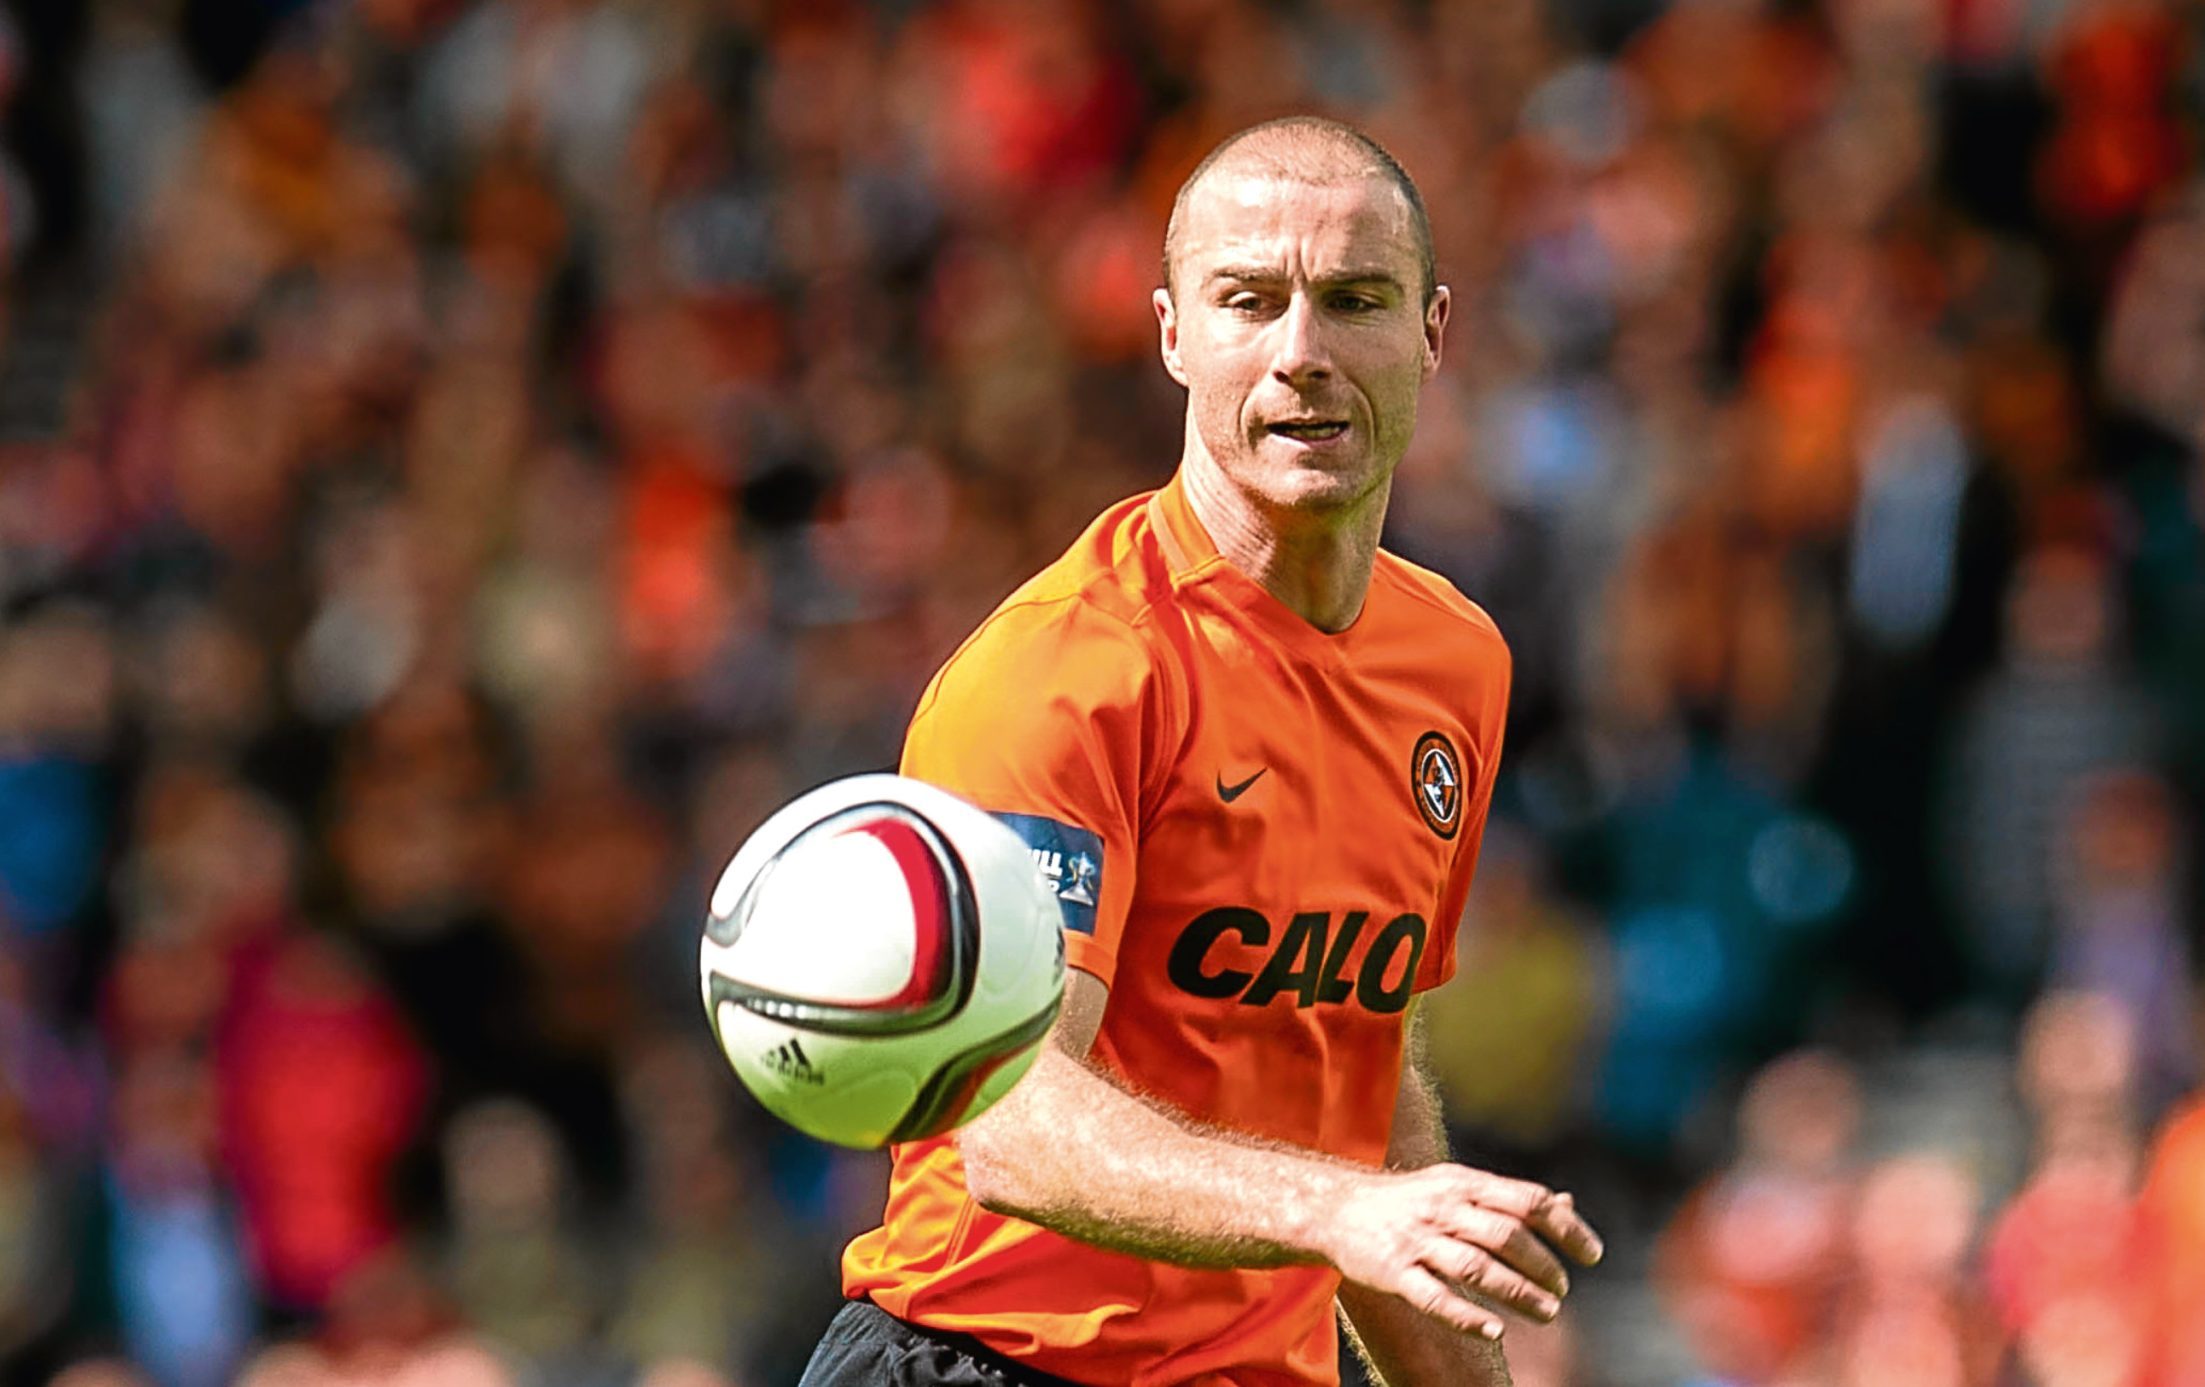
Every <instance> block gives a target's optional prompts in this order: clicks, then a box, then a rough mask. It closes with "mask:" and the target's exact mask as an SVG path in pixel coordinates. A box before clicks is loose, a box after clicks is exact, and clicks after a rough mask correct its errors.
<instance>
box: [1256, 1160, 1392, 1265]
mask: <svg viewBox="0 0 2205 1387" xmlns="http://www.w3.org/2000/svg"><path fill="white" fill-rule="evenodd" d="M1383 1178H1384V1176H1383V1175H1381V1174H1379V1173H1378V1172H1375V1171H1365V1170H1359V1169H1356V1168H1353V1167H1348V1166H1336V1165H1330V1164H1327V1163H1324V1162H1320V1161H1310V1162H1307V1163H1306V1170H1305V1172H1304V1175H1303V1179H1302V1181H1301V1182H1300V1185H1301V1187H1300V1188H1299V1189H1298V1190H1296V1191H1295V1194H1296V1197H1295V1198H1292V1199H1287V1200H1282V1201H1280V1213H1281V1215H1282V1216H1283V1217H1284V1218H1286V1219H1287V1220H1288V1223H1287V1225H1286V1227H1285V1228H1283V1229H1282V1230H1281V1236H1280V1239H1279V1240H1280V1242H1282V1243H1284V1244H1285V1245H1286V1246H1288V1247H1291V1248H1294V1249H1296V1250H1298V1251H1300V1252H1303V1253H1305V1254H1307V1255H1308V1256H1309V1257H1310V1258H1311V1259H1313V1260H1315V1261H1318V1262H1321V1263H1323V1264H1324V1265H1326V1266H1328V1267H1331V1268H1332V1269H1333V1270H1335V1271H1338V1270H1339V1269H1340V1250H1341V1243H1340V1234H1341V1231H1342V1229H1343V1228H1345V1227H1346V1225H1347V1223H1348V1222H1349V1220H1348V1219H1346V1218H1344V1217H1343V1216H1342V1214H1343V1211H1344V1210H1346V1209H1347V1208H1348V1207H1349V1205H1351V1204H1352V1203H1353V1202H1354V1199H1355V1196H1356V1194H1357V1193H1358V1192H1359V1191H1360V1190H1361V1188H1362V1187H1363V1186H1365V1185H1367V1184H1369V1183H1370V1182H1371V1181H1373V1180H1377V1179H1383Z"/></svg>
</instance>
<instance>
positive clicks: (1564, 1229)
mask: <svg viewBox="0 0 2205 1387" xmlns="http://www.w3.org/2000/svg"><path fill="white" fill-rule="evenodd" d="M1530 1221H1531V1226H1532V1227H1533V1228H1535V1229H1537V1230H1538V1231H1539V1233H1540V1235H1541V1236H1543V1237H1544V1238H1545V1239H1546V1240H1547V1241H1548V1242H1551V1243H1554V1244H1556V1245H1557V1246H1559V1247H1560V1248H1561V1249H1562V1250H1563V1251H1564V1252H1567V1253H1568V1254H1569V1255H1570V1256H1571V1257H1572V1258H1573V1259H1574V1260H1576V1261H1577V1262H1579V1263H1581V1264H1583V1265H1585V1266H1588V1267H1589V1266H1591V1265H1593V1264H1594V1263H1595V1262H1598V1261H1599V1260H1600V1259H1601V1258H1602V1257H1604V1256H1606V1255H1607V1252H1608V1247H1607V1244H1605V1243H1603V1242H1602V1241H1601V1240H1600V1235H1599V1234H1598V1233H1595V1232H1594V1231H1593V1226H1592V1225H1591V1224H1589V1223H1587V1222H1586V1221H1585V1219H1584V1217H1583V1216H1582V1215H1580V1214H1579V1213H1578V1212H1577V1200H1576V1198H1575V1197H1574V1196H1571V1195H1569V1194H1566V1193H1565V1194H1555V1195H1550V1196H1548V1198H1547V1201H1546V1203H1545V1204H1544V1205H1543V1206H1542V1207H1541V1208H1539V1209H1538V1210H1537V1211H1536V1212H1534V1213H1533V1214H1532V1216H1531V1220H1530Z"/></svg>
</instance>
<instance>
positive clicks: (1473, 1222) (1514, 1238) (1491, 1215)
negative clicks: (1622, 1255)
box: [1442, 1204, 1570, 1296]
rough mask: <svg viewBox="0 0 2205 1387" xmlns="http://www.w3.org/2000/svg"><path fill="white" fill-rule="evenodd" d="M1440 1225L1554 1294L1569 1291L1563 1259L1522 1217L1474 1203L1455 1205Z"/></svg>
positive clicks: (1562, 1294)
mask: <svg viewBox="0 0 2205 1387" xmlns="http://www.w3.org/2000/svg"><path fill="white" fill-rule="evenodd" d="M1442 1227H1443V1228H1444V1229H1445V1230H1446V1231H1447V1232H1448V1233H1449V1234H1451V1235H1452V1236H1454V1237H1455V1238H1457V1239H1459V1240H1460V1241H1462V1242H1466V1243H1470V1244H1473V1245H1475V1246H1477V1247H1482V1248H1484V1249H1486V1250H1487V1251H1489V1252H1491V1253H1492V1254H1493V1255H1494V1256H1496V1257H1498V1258H1500V1259H1501V1260H1502V1261H1503V1262H1506V1263H1507V1264H1508V1265H1509V1266H1510V1267H1513V1268H1514V1269H1515V1270H1516V1271H1518V1272H1520V1273H1521V1274H1523V1275H1524V1276H1525V1277H1527V1278H1529V1279H1530V1280H1532V1281H1534V1282H1536V1283H1538V1285H1539V1286H1540V1287H1542V1288H1543V1289H1545V1290H1547V1291H1550V1292H1552V1293H1553V1294H1554V1295H1556V1296H1565V1295H1568V1294H1569V1293H1570V1278H1569V1273H1568V1272H1567V1271H1565V1270H1563V1268H1562V1261H1561V1259H1560V1258H1558V1257H1556V1256H1555V1255H1554V1253H1553V1251H1552V1250H1550V1249H1549V1248H1548V1247H1547V1245H1546V1244H1545V1243H1543V1242H1540V1241H1539V1239H1538V1236H1537V1235H1536V1234H1534V1233H1533V1232H1532V1231H1531V1229H1530V1228H1529V1227H1527V1226H1526V1225H1525V1224H1524V1222H1523V1220H1522V1219H1518V1218H1513V1217H1511V1216H1510V1215H1508V1214H1504V1213H1499V1212H1496V1211H1495V1210H1492V1209H1482V1208H1479V1207H1478V1206H1477V1205H1474V1204H1464V1205H1457V1206H1455V1207H1454V1208H1453V1209H1451V1210H1450V1211H1449V1213H1448V1217H1447V1218H1446V1219H1445V1221H1444V1222H1443V1223H1442Z"/></svg>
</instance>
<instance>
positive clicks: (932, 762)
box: [842, 482, 1509, 1384]
mask: <svg viewBox="0 0 2205 1387" xmlns="http://www.w3.org/2000/svg"><path fill="white" fill-rule="evenodd" d="M1508 676H1509V660H1508V651H1507V647H1506V646H1505V645H1503V644H1502V642H1501V637H1500V634H1499V632H1498V631H1497V630H1496V629H1495V628H1494V626H1493V623H1492V622H1491V621H1490V620H1489V619H1488V618H1487V617H1486V615H1485V614H1484V613H1483V612H1482V611H1480V610H1479V609H1478V608H1477V607H1476V606H1474V605H1473V604H1472V603H1470V602H1468V601H1467V600H1465V599H1464V598H1463V597H1462V596H1461V595H1460V594H1458V593H1457V592H1456V591H1455V590H1454V588H1453V587H1451V586H1450V585H1449V584H1448V583H1447V582H1446V581H1445V580H1444V579H1441V578H1439V577H1437V576H1436V575H1433V574H1431V573H1427V572H1425V571H1424V570H1422V569H1419V568H1417V567H1415V566H1413V565H1411V564H1408V563H1406V562H1403V561H1402V560H1400V559H1397V558H1395V557H1393V556H1392V555H1390V554H1385V553H1383V552H1382V553H1380V554H1379V556H1378V560H1377V567H1376V572H1375V573H1374V575H1373V577H1372V581H1371V587H1370V593H1369V596H1368V599H1367V600H1366V602H1365V604H1364V607H1363V610H1362V612H1361V614H1360V615H1359V616H1358V617H1357V619H1356V621H1355V623H1354V624H1353V625H1352V626H1350V627H1349V628H1348V629H1347V630H1346V631H1344V632H1341V633H1339V634H1337V635H1328V634H1326V633H1324V632H1322V631H1319V630H1317V629H1316V628H1315V627H1313V626H1310V625H1309V624H1308V623H1306V622H1304V621H1302V620H1301V619H1300V618H1299V617H1298V616H1296V615H1295V614H1294V613H1293V612H1292V611H1291V610H1289V609H1288V608H1287V607H1286V606H1284V605H1283V604H1281V603H1280V602H1279V601H1278V600H1277V599H1275V598H1274V597H1272V596H1271V595H1270V594H1269V593H1268V592H1266V591H1265V590H1264V589H1263V588H1262V587H1261V586H1260V585H1259V584H1257V583H1256V582H1255V581H1254V580H1252V579H1250V578H1249V577H1248V576H1247V575H1245V574H1243V573H1241V572H1240V571H1239V570H1238V569H1236V568H1234V567H1233V566H1232V565H1231V564H1229V563H1228V562H1226V561H1225V559H1223V558H1222V557H1221V556H1220V555H1219V554H1218V552H1217V549H1216V546H1215V545H1214V544H1212V543H1211V541H1210V539H1209V537H1208V535H1207V533H1206V532H1205V531H1204V530H1203V527H1202V525H1201V523H1200V522H1199V521H1198V520H1197V519H1196V517H1195V515H1194V513H1193V511H1192V510H1191V509H1190V508H1189V507H1188V505H1187V502H1186V499H1185V497H1184V495H1183V494H1182V493H1181V490H1180V487H1179V484H1178V483H1177V482H1174V483H1173V484H1172V485H1170V486H1167V487H1165V488H1164V489H1163V490H1162V491H1160V492H1156V493H1154V494H1153V495H1144V496H1137V497H1134V498H1132V499H1130V500H1128V501H1124V502H1121V503H1120V504H1118V505H1116V506H1113V507H1112V508H1110V509H1109V510H1107V511H1105V512H1104V513H1103V514H1102V515H1101V516H1100V517H1099V518H1098V519H1097V520H1096V521H1095V523H1094V524H1093V525H1092V526H1091V527H1089V529H1088V531H1087V533H1086V534H1085V535H1083V536H1082V537H1081V538H1080V540H1079V541H1078V542H1077V543H1076V544H1075V545H1073V547H1072V549H1071V550H1070V551H1069V552H1068V553H1066V554H1065V556H1064V557H1063V558H1062V559H1060V560H1058V561H1057V562H1056V563H1054V564H1052V565H1051V566H1050V567H1048V568H1047V569H1045V570H1043V571H1042V572H1041V573H1040V574H1038V575H1037V576H1036V577H1035V578H1034V579H1033V580H1032V581H1030V582H1028V583H1027V584H1026V585H1025V586H1023V587H1022V588H1020V589H1019V590H1018V591H1017V592H1015V593H1013V594H1012V595H1011V597H1010V598H1009V599H1008V600H1006V601H1005V602H1004V604H1003V605H1002V606H1001V607H1000V608H998V609H997V610H996V612H995V613H994V614H993V615H992V616H990V617H989V618H988V619H987V621H986V622H984V623H983V624H982V625H981V627H980V628H979V630H978V631H976V632H974V634H973V635H972V637H971V638H970V639H968V640H967V641H966V642H965V644H964V645H963V647H962V648H960V649H959V650H958V651H957V653H956V654H955V655H953V656H951V657H950V660H949V662H948V663H947V664H946V665H944V666H943V668H942V670H941V672H940V673H939V674H937V675H936V676H935V678H934V682H933V683H932V685H930V686H929V687H928V689H927V691H926V695H925V697H924V698H923V699H922V700H921V702H920V704H919V711H918V713H917V715H916V716H915V717H914V718H913V719H912V723H911V729H910V733H909V736H908V738H907V740H906V742H905V745H904V758H903V771H904V773H905V774H906V775H910V776H914V777H917V778H919V779H922V780H928V781H932V782H934V783H935V784H938V785H941V786H944V787H945V788H947V789H950V790H953V791H956V792H957V793H959V794H961V795H964V796H965V797H966V798H968V799H970V800H972V801H973V802H974V803H976V804H979V805H981V806H982V807H983V808H986V809H989V810H991V811H994V812H996V813H998V814H999V815H1001V816H1002V817H1003V818H1004V819H1005V820H1006V821H1007V822H1009V823H1011V824H1012V826H1013V827H1014V828H1016V829H1018V830H1019V831H1020V833H1021V834H1022V835H1023V836H1024V837H1025V838H1026V840H1027V842H1028V844H1029V846H1030V847H1032V848H1033V850H1034V852H1035V856H1036V859H1037V860H1038V861H1039V862H1040V864H1041V865H1042V868H1043V870H1044V871H1045V872H1046V873H1047V874H1048V875H1049V877H1050V879H1051V880H1053V881H1054V882H1055V883H1056V885H1057V889H1058V896H1059V899H1060V902H1061V903H1062V904H1063V906H1064V911H1065V925H1066V931H1067V933H1066V940H1065V942H1066V951H1067V957H1068V959H1069V961H1070V963H1071V965H1072V966H1073V967H1075V968H1080V969H1083V970H1085V971H1087V972H1089V973H1092V974H1094V975H1095V976H1096V977H1097V978H1100V979H1101V980H1102V981H1103V982H1105V983H1107V984H1109V986H1110V1000H1109V1004H1108V1006H1107V1008H1106V1009H1105V1011H1104V1014H1103V1021H1102V1029H1101V1032H1100V1034H1099V1035H1098V1037H1097V1039H1096V1042H1095V1049H1094V1059H1095V1061H1096V1062H1098V1063H1099V1064H1101V1065H1102V1066H1104V1067H1105V1068H1107V1069H1108V1070H1110V1071H1114V1072H1115V1073H1116V1074H1119V1075H1122V1076H1123V1077H1124V1079H1125V1081H1126V1082H1127V1084H1128V1085H1129V1086H1130V1087H1132V1088H1133V1089H1135V1090H1137V1091H1139V1092H1141V1093H1144V1094H1147V1095H1149V1096H1151V1097H1152V1098H1155V1099H1158V1100H1161V1101H1162V1102H1165V1103H1168V1104H1170V1105H1172V1106H1174V1107H1176V1108H1178V1109H1180V1110H1182V1111H1184V1112H1186V1113H1189V1114H1192V1115H1194V1116H1196V1117H1199V1118H1200V1119H1202V1120H1203V1121H1205V1122H1208V1123H1211V1124H1214V1125H1216V1126H1220V1127H1225V1128H1231V1129H1235V1130H1238V1131H1242V1132H1248V1133H1252V1134H1254V1135H1257V1136H1261V1137H1266V1138H1271V1139H1274V1140H1278V1141H1283V1142H1290V1143H1293V1144H1294V1145H1297V1146H1301V1147H1307V1148H1311V1149H1314V1150H1318V1151H1325V1152H1330V1153H1332V1154H1334V1155H1336V1156H1342V1157H1345V1158H1347V1159H1350V1160H1354V1161H1360V1162H1364V1163H1367V1164H1371V1165H1377V1164H1380V1163H1382V1162H1383V1161H1384V1159H1385V1155H1386V1148H1387V1140H1388V1137H1389V1135H1390V1132H1391V1127H1392V1123H1393V1110H1394V1098H1395V1090H1396V1087H1397V1085H1398V1082H1399V1079H1400V1071H1401V1060H1402V1047H1403V1031H1404V1024H1403V1023H1404V1012H1405V1011H1406V1010H1407V1008H1408V1004H1409V1000H1410V996H1411V993H1412V992H1414V991H1417V990H1421V989H1423V988H1427V987H1432V986H1435V985H1437V984H1438V983H1440V982H1443V981H1445V980H1446V978H1447V977H1448V976H1449V974H1450V973H1451V972H1452V971H1453V959H1454V926H1455V922H1456V921H1457V920H1458V919H1459V918H1460V917H1461V914H1462V907H1463V900H1464V897H1465V896H1466V895H1467V893H1468V891H1469V888H1470V876H1471V871H1472V869H1473V867H1474V866H1475V863H1476V860H1477V847H1478V839H1479V836H1480V833H1481V831H1482V829H1483V827H1484V822H1485V812H1486V805H1487V802H1488V800H1489V798H1490V796H1491V794H1492V788H1493V777H1494V771H1495V768H1496V766H1497V764H1498V762H1499V759H1500V743H1501V724H1502V718H1503V713H1504V711H1505V709H1506V706H1507V702H1508ZM842 1274H843V1289H844V1292H845V1294H847V1295H850V1296H860V1295H863V1296H869V1297H871V1298H872V1299H873V1300H874V1301H875V1302H876V1303H877V1304H879V1305H880V1306H881V1307H882V1308H883V1309H885V1310H887V1311H888V1312H889V1313H891V1314H893V1315H897V1316H899V1317H901V1318H903V1319H905V1320H908V1321H911V1322H913V1323H915V1324H921V1325H928V1326H932V1327H935V1328H938V1329H945V1330H952V1331H956V1332H959V1333H963V1334H969V1335H972V1336H974V1337H976V1338H978V1339H979V1340H981V1341H982V1342H983V1343H985V1344H987V1345H988V1346H989V1347H990V1348H992V1349H994V1350H995V1351H996V1352H998V1353H1001V1354H1003V1355H1005V1356H1006V1357H1009V1358H1011V1359H1014V1360H1016V1361H1019V1362H1022V1363H1025V1364H1027V1365H1029V1366H1032V1367H1034V1368H1038V1369H1040V1370H1042V1371H1044V1372H1047V1373H1052V1374H1055V1375H1057V1376H1060V1377H1065V1378H1070V1379H1072V1380H1074V1381H1079V1382H1090V1383H1135V1384H1151V1383H1156V1384H1161V1383H1181V1382H1210V1383H1219V1382H1223V1383H1236V1384H1257V1383H1263V1384H1271V1383H1287V1382H1293V1383H1312V1382H1317V1383H1330V1382H1336V1381H1337V1380H1338V1377H1337V1367H1336V1364H1337V1353H1338V1348H1337V1341H1336V1333H1337V1331H1336V1326H1335V1323H1334V1319H1333V1308H1332V1307H1333V1294H1334V1291H1335V1290H1336V1289H1337V1287H1338V1284H1339V1277H1338V1274H1337V1273H1336V1272H1334V1271H1332V1270H1331V1269H1330V1268H1328V1267H1322V1266H1291V1267H1281V1268H1274V1269H1267V1270H1261V1271H1202V1270H1190V1269H1187V1268H1183V1267H1176V1266H1170V1265H1166V1264H1162V1263H1157V1262H1151V1261H1144V1260H1142V1259H1139V1258H1136V1257H1131V1256H1126V1255H1123V1254H1120V1253H1115V1252H1107V1251H1103V1250H1101V1249H1099V1248H1096V1247H1093V1246H1090V1245H1087V1244H1084V1243H1080V1242H1077V1241H1074V1240H1072V1239H1070V1238H1066V1237H1062V1236H1060V1235H1058V1234H1056V1233H1052V1232H1049V1231H1047V1230H1045V1229H1043V1228H1040V1227H1037V1226H1035V1225H1033V1224H1030V1223H1026V1222H1023V1221H1021V1220H1019V1219H1015V1218H1008V1217H1004V1216H1002V1215H998V1214H992V1213H989V1212H988V1211H987V1210H985V1209H982V1208H981V1207H980V1206H979V1205H978V1204H976V1203H974V1202H973V1200H972V1198H971V1196H970V1195H969V1194H968V1193H967V1192H966V1188H965V1180H964V1171H963V1166H962V1163H961V1161H960V1158H959V1155H958V1152H957V1148H956V1146H955V1144H954V1141H953V1140H952V1139H950V1138H940V1139H936V1140H932V1141H926V1142H915V1143H912V1144H910V1145H907V1146H903V1147H899V1148H897V1150H896V1152H895V1169H894V1174H893V1176H892V1178H891V1182H890V1187H889V1194H888V1211H887V1215H886V1217H885V1219H884V1220H883V1226H882V1227H881V1228H878V1229H876V1230H874V1231H872V1232H870V1233H867V1234H865V1235H863V1236H862V1237H860V1238H858V1239H857V1240H856V1241H855V1242H853V1243H852V1244H851V1245H850V1247H849V1249H848V1251H847V1252H846V1253H845V1255H844V1257H843V1265H842Z"/></svg>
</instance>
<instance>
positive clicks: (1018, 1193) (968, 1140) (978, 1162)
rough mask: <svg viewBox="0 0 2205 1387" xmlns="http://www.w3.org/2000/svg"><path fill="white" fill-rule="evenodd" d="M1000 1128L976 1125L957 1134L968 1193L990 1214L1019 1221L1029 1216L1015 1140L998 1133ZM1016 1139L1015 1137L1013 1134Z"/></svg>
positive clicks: (992, 1124)
mask: <svg viewBox="0 0 2205 1387" xmlns="http://www.w3.org/2000/svg"><path fill="white" fill-rule="evenodd" d="M999 1125H1000V1124H995V1123H986V1122H976V1123H974V1124H972V1125H971V1126H969V1127H966V1128H965V1129H964V1130H963V1131H961V1132H959V1133H958V1134H957V1149H958V1152H959V1154H961V1155H962V1156H963V1157H964V1162H965V1191H966V1193H968V1194H970V1195H971V1196H972V1200H973V1202H974V1203H975V1204H978V1205H979V1206H980V1207H981V1208H983V1209H986V1210H987V1211H988V1212H989V1213H991V1214H1007V1215H1010V1216H1011V1217H1014V1218H1015V1217H1018V1216H1020V1215H1022V1214H1024V1213H1026V1212H1027V1205H1028V1202H1029V1201H1027V1200H1026V1199H1024V1198H1023V1197H1022V1196H1023V1195H1024V1193H1025V1182H1024V1181H1022V1180H1020V1179H1019V1172H1018V1168H1017V1161H1016V1157H1015V1155H1014V1152H1015V1151H1016V1149H1017V1142H1016V1141H1015V1140H1007V1139H1006V1134H1004V1133H1001V1132H998V1131H996V1130H995V1128H996V1127H997V1126H999ZM1013 1135H1015V1134H1013Z"/></svg>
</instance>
